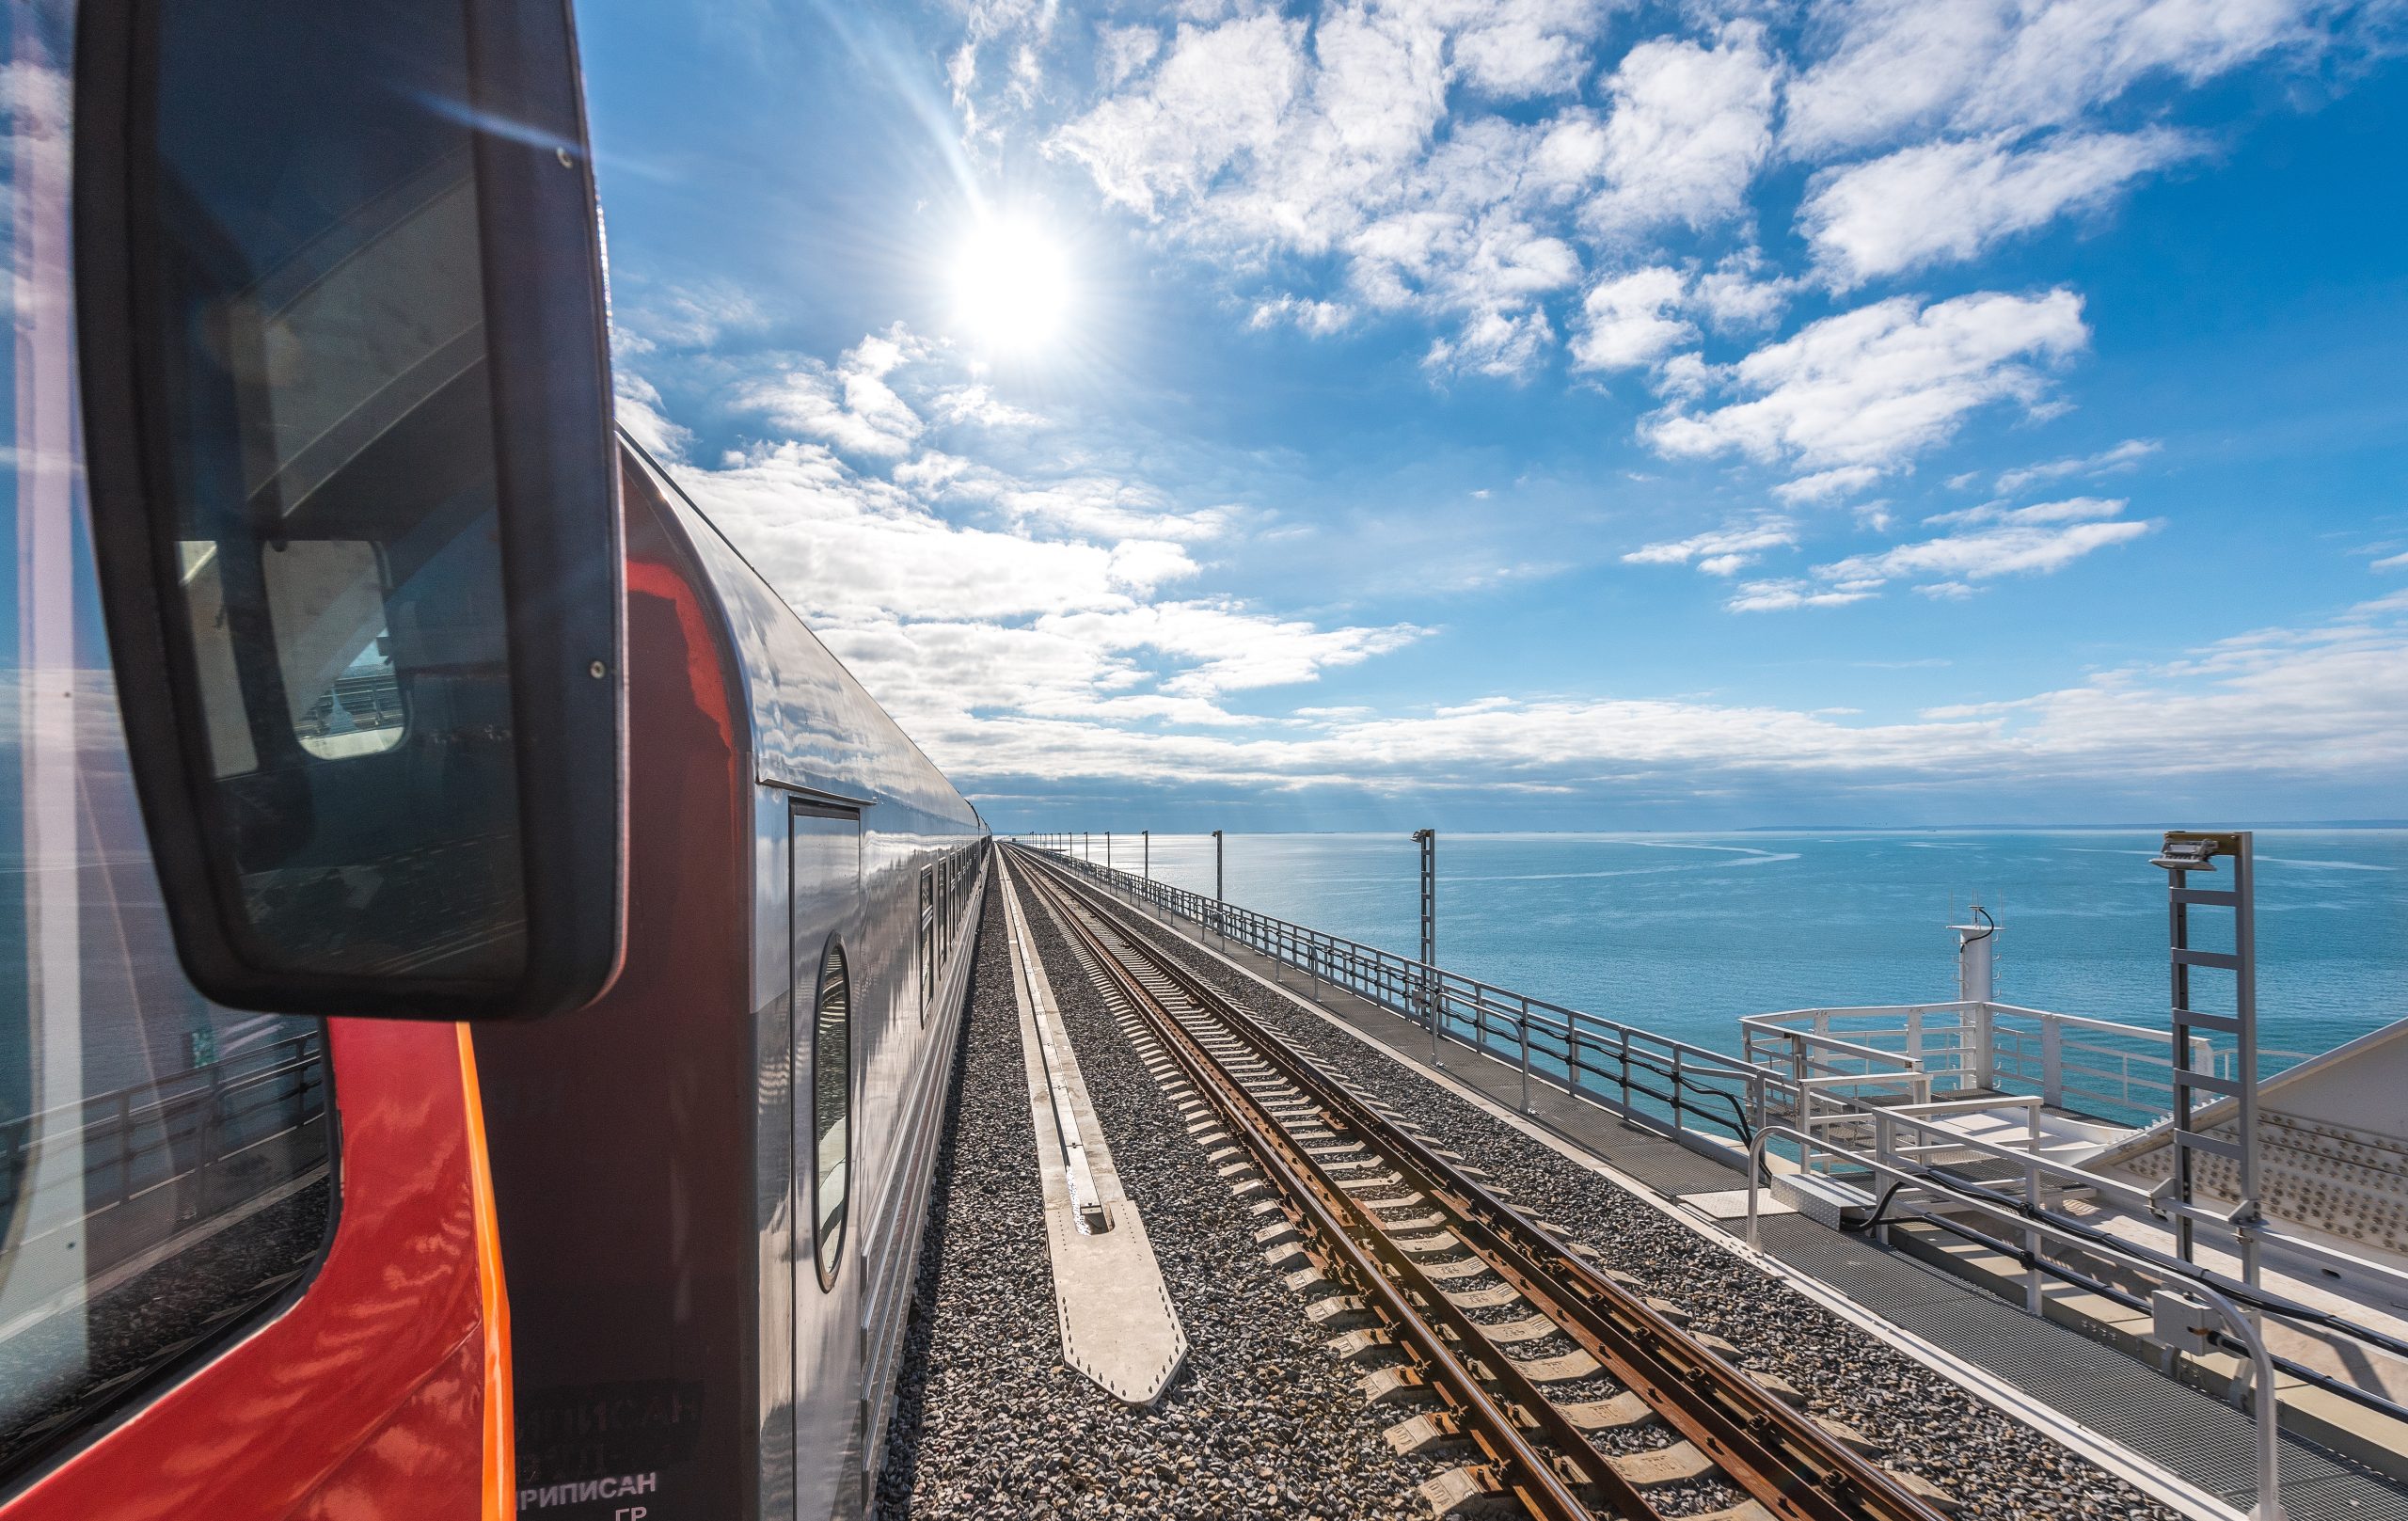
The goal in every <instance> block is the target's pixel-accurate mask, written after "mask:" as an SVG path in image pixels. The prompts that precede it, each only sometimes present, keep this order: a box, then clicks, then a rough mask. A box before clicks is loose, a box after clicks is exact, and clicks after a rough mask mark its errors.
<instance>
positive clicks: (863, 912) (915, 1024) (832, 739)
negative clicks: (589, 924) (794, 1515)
mask: <svg viewBox="0 0 2408 1521" xmlns="http://www.w3.org/2000/svg"><path fill="white" fill-rule="evenodd" d="M676 510H677V511H679V512H680V513H682V514H684V515H686V518H687V521H688V522H689V533H690V537H691V541H692V543H693V544H694V546H695V549H696V553H697V555H698V557H699V558H700V559H701V560H702V561H703V562H704V563H705V565H706V566H707V567H708V574H709V575H710V578H711V580H712V583H713V585H714V587H715V588H716V589H717V590H718V592H719V593H720V594H721V597H722V598H724V599H725V605H726V609H727V615H728V620H729V626H730V630H731V635H732V639H733V642H734V645H735V648H736V658H737V662H738V665H739V667H740V668H741V670H742V672H743V678H742V683H741V684H742V686H743V688H744V689H745V691H746V692H747V694H748V695H749V697H750V699H751V703H752V719H753V742H754V747H755V748H754V752H753V768H754V775H755V778H756V783H757V786H758V791H759V793H760V795H761V796H760V800H759V801H758V802H756V805H755V810H754V817H755V829H756V841H755V860H756V872H757V877H758V880H759V882H760V884H761V885H760V888H759V889H758V891H757V893H756V897H755V901H754V947H755V956H754V976H755V984H754V990H753V1004H754V1009H755V1022H756V1026H757V1027H758V1028H760V1029H761V1030H762V1031H763V1032H764V1034H765V1043H764V1054H765V1056H767V1055H768V1054H769V1053H770V1051H771V1050H772V1049H773V1048H774V1047H775V1046H776V1045H777V1044H779V1043H780V1042H781V1040H782V1039H783V1041H784V1043H786V1044H787V1045H788V1046H789V1049H792V1050H793V1051H794V1052H795V1053H796V1067H795V1069H794V1075H793V1081H792V1083H791V1084H790V1085H789V1087H788V1094H789V1099H788V1109H787V1113H786V1114H784V1116H777V1117H772V1116H769V1115H767V1114H765V1115H764V1116H763V1117H762V1118H761V1127H762V1128H761V1132H760V1133H761V1134H762V1135H763V1136H764V1137H766V1136H767V1135H768V1133H769V1132H770V1129H771V1127H773V1126H774V1125H776V1124H777V1123H779V1122H780V1120H781V1119H783V1120H784V1121H785V1122H787V1123H789V1124H791V1125H792V1126H794V1127H795V1129H794V1131H793V1134H794V1137H795V1144H794V1145H793V1146H792V1147H790V1148H789V1149H788V1150H787V1152H786V1157H787V1159H788V1160H789V1163H790V1165H791V1166H792V1168H793V1172H792V1176H791V1177H790V1179H789V1180H787V1185H786V1186H787V1190H788V1192H789V1193H790V1194H791V1196H792V1197H791V1202H790V1205H789V1208H788V1211H787V1212H786V1214H785V1216H784V1219H783V1220H782V1221H780V1222H779V1224H778V1225H777V1227H775V1228H773V1229H772V1230H771V1231H770V1232H769V1233H768V1234H769V1236H770V1237H771V1238H774V1239H773V1240H765V1242H764V1244H763V1248H762V1252H761V1256H762V1258H763V1260H769V1259H770V1258H771V1257H772V1256H773V1255H774V1254H775V1253H779V1252H784V1253H785V1254H787V1255H789V1256H790V1257H791V1259H792V1260H794V1261H795V1262H796V1264H797V1268H796V1271H795V1272H793V1273H792V1274H790V1275H778V1276H776V1277H773V1278H765V1280H764V1282H763V1285H762V1289H763V1304H762V1314H761V1321H762V1323H763V1325H764V1326H765V1327H766V1326H768V1325H771V1324H773V1323H777V1322H779V1321H781V1320H784V1319H787V1318H789V1317H790V1318H791V1323H792V1324H793V1326H794V1347H795V1356H794V1367H793V1373H792V1376H791V1382H790V1387H791V1388H792V1390H793V1391H794V1399H795V1406H794V1411H793V1417H792V1424H791V1428H790V1430H791V1437H790V1443H791V1446H790V1449H789V1450H790V1451H791V1453H792V1457H791V1459H790V1460H789V1459H788V1458H787V1456H786V1455H785V1453H784V1452H781V1451H780V1450H779V1449H778V1444H779V1443H780V1441H781V1439H782V1438H785V1435H786V1431H787V1428H786V1427H784V1425H783V1424H782V1423H780V1422H779V1421H777V1420H776V1418H775V1417H774V1415H772V1416H771V1417H770V1418H768V1421H767V1422H766V1423H765V1430H764V1434H763V1443H764V1453H765V1464H764V1470H765V1472H772V1473H774V1472H779V1471H782V1470H783V1469H784V1465H785V1464H786V1463H787V1462H788V1461H791V1462H792V1464H793V1471H794V1473H795V1476H796V1477H795V1482H796V1486H797V1490H798V1493H799V1494H800V1496H802V1497H805V1499H804V1503H803V1504H802V1505H801V1507H800V1511H799V1513H800V1515H802V1516H803V1517H805V1518H806V1521H817V1518H818V1517H820V1516H825V1515H828V1514H832V1513H846V1512H848V1511H849V1510H850V1509H853V1508H857V1507H858V1506H859V1505H860V1504H862V1503H863V1502H864V1501H865V1499H866V1491H865V1486H864V1484H863V1480H864V1476H865V1469H866V1468H867V1467H868V1466H871V1465H873V1464H874V1463H875V1462H876V1460H877V1456H878V1439H879V1435H880V1434H882V1427H883V1416H884V1411H885V1407H886V1403H887V1401H888V1399H889V1397H890V1395H891V1392H892V1387H893V1380H894V1376H895V1360H896V1357H897V1355H898V1354H899V1350H900V1346H901V1337H902V1323H903V1316H904V1311H905V1307H906V1305H907V1303H908V1296H909V1293H910V1289H911V1278H912V1275H913V1272H914V1270H915V1268H916V1265H917V1263H916V1257H917V1247H918V1242H919V1232H920V1227H921V1224H922V1222H923V1220H924V1219H925V1216H926V1210H927V1198H926V1192H927V1185H928V1178H929V1172H930V1169H931V1168H932V1166H933V1163H934V1155H935V1139H936V1131H937V1127H938V1126H939V1125H940V1124H941V1123H942V1114H941V1112H940V1111H941V1100H942V1097H943V1081H944V1077H945V1074H946V1072H947V1071H948V1069H949V1068H948V1062H949V1059H950V1055H951V1053H952V1049H953V1036H954V1033H955V1031H956V1030H958V1020H959V1013H960V1007H961V1004H962V1000H963V996H964V994H965V991H966V988H967V980H968V966H969V949H970V947H969V942H970V940H971V939H972V934H971V932H970V930H969V929H968V928H967V927H969V926H974V924H975V922H976V921H975V909H976V901H977V895H978V893H979V892H980V890H981V887H982V884H983V880H984V878H983V864H984V852H983V849H982V848H981V846H982V845H983V841H984V839H985V826H984V825H983V823H982V822H981V821H980V820H979V819H978V817H977V815H976V813H975V811H974V810H973V809H971V808H970V806H969V805H968V804H967V803H966V802H965V801H964V800H962V799H961V797H960V795H959V794H958V792H957V791H956V790H955V789H954V787H953V785H952V784H951V783H950V782H948V781H946V780H945V778H944V776H943V773H942V772H940V771H938V770H937V768H935V766H934V765H932V764H931V763H930V762H929V761H928V760H927V757H926V756H925V755H923V754H922V753H920V751H919V749H918V747H917V746H916V745H914V744H913V743H912V742H911V739H910V738H909V737H908V736H906V735H905V734H904V733H903V732H902V730H901V729H900V728H899V727H898V726H897V725H896V724H895V721H894V720H893V719H892V718H891V717H889V716H888V715H887V713H886V712H885V710H884V709H883V708H881V707H879V705H878V704H877V703H876V702H875V701H874V700H873V699H872V698H871V697H870V696H869V695H868V693H867V692H866V691H864V690H863V689H862V687H861V685H860V684H859V682H857V681H856V680H854V678H853V677H852V675H851V673H849V672H848V671H846V670H845V668H844V667H843V665H842V664H841V663H839V662H838V661H837V660H836V659H835V658H834V657H833V656H832V655H830V654H829V653H828V651H827V649H826V648H825V646H823V645H821V644H820V642H818V640H817V639H816V638H815V637H813V636H812V634H811V633H810V631H809V630H808V629H807V628H806V627H805V626H803V624H802V622H801V621H800V619H799V618H797V617H795V615H794V614H793V613H792V611H791V610H788V609H787V608H786V606H785V604H784V602H783V601H782V600H780V599H779V598H778V596H777V594H775V593H774V592H773V591H772V590H771V589H770V588H769V587H768V585H767V584H766V583H765V582H764V581H763V580H762V579H761V578H760V577H759V576H758V575H757V574H756V573H755V572H754V571H753V568H752V567H751V566H750V565H749V564H747V563H746V562H744V560H743V559H742V557H741V556H740V555H739V554H738V553H737V551H736V550H735V549H734V548H733V547H731V546H730V545H728V544H727V542H726V541H725V540H724V539H723V538H722V537H721V535H720V534H719V533H718V532H717V531H716V530H715V529H713V528H712V527H711V526H710V525H709V524H708V523H707V522H705V521H704V520H703V519H702V518H701V515H699V514H698V513H695V512H694V511H693V510H692V509H691V507H690V506H687V505H685V504H683V503H682V502H680V503H679V504H678V505H677V508H676ZM848 807H850V808H853V809H854V810H856V813H857V817H858V819H859V830H858V842H859V843H858V857H857V879H858V882H859V891H858V894H857V895H856V897H855V898H854V900H853V901H852V902H851V903H849V904H843V905H840V904H837V903H835V902H834V901H832V900H827V901H822V900H821V899H820V898H819V897H818V894H821V893H825V892H826V891H827V889H826V886H825V883H824V880H816V878H817V877H818V876H819V875H820V874H817V873H815V872H812V871H801V872H798V870H797V869H796V865H795V863H796V862H797V861H798V860H799V859H800V858H799V857H798V854H797V852H798V849H801V850H804V851H806V852H809V851H816V852H818V853H820V854H822V855H824V853H825V845H824V843H822V839H823V836H822V835H820V834H816V833H814V834H803V833H799V832H798V831H797V827H796V823H795V819H796V813H795V811H796V810H797V809H802V810H806V811H808V812H807V814H806V816H813V817H817V816H820V815H821V814H823V813H825V812H828V811H835V812H840V813H841V812H842V811H843V810H845V809H847V808H848ZM814 828H815V830H824V826H814ZM802 840H810V841H812V842H813V843H811V844H809V845H805V846H799V845H798V843H797V842H798V841H802ZM782 854H783V855H784V858H785V859H786V861H787V863H788V869H787V870H784V871H780V870H779V869H777V867H776V866H775V864H774V862H775V861H776V860H777V859H778V858H779V857H780V856H781V855H782ZM924 904H925V908H924ZM831 936H833V937H835V938H836V939H837V940H839V941H840V942H841V943H842V945H843V947H844V950H845V953H846V956H847V959H848V970H849V972H850V976H851V1020H852V1033H851V1067H852V1070H851V1072H850V1074H849V1086H850V1089H851V1094H852V1114H853V1115H854V1117H855V1124H854V1127H853V1133H852V1135H851V1137H850V1139H851V1146H852V1153H853V1154H852V1157H851V1160H850V1163H849V1165H848V1172H849V1174H850V1178H849V1198H848V1210H847V1212H848V1223H847V1228H846V1239H845V1241H844V1243H843V1246H842V1255H843V1259H844V1263H843V1267H842V1269H841V1270H840V1271H837V1272H836V1273H834V1274H833V1275H832V1276H831V1275H823V1274H822V1273H821V1272H820V1271H819V1264H818V1263H817V1262H816V1261H815V1260H814V1259H815V1245H816V1243H815V1242H814V1240H813V1236H814V1234H815V1232H814V1230H813V1227H814V1225H815V1224H816V1222H815V1221H814V1219H813V1218H812V1209H811V1201H810V1184H811V1179H810V1177H809V1175H808V1173H809V1170H808V1166H807V1164H808V1163H809V1162H810V1161H811V1158H812V1150H813V1138H812V1137H811V1136H810V1135H808V1134H807V1133H806V1131H807V1129H808V1125H809V1118H810V1116H809V1114H808V1112H807V1111H808V1109H809V1105H808V1103H807V1102H806V1103H803V1104H800V1105H796V1104H794V1103H793V1102H792V1097H794V1096H808V1095H810V1094H812V1093H813V1092H814V1091H815V1089H816V1087H818V1086H820V1085H821V1076H820V1073H819V1072H818V1071H817V1069H816V1065H815V1064H814V1062H813V1061H812V1059H811V1057H812V1052H811V1046H812V1041H811V1039H810V1028H811V1024H812V1012H813V1011H812V1009H811V1007H810V997H811V991H812V990H813V988H814V985H815V983H816V976H817V973H818V969H819V965H820V963H821V959H822V958H823V956H824V952H825V947H826V944H827V942H828V939H829V937H831ZM779 946H784V947H785V952H786V954H785V956H784V958H783V959H781V958H780V957H778V956H777V955H776V954H775V947H779ZM764 953H768V954H764ZM760 1157H761V1160H762V1162H763V1163H764V1164H766V1163H767V1162H768V1161H769V1156H768V1149H763V1150H762V1151H761V1152H760ZM761 1182H762V1188H763V1194H764V1197H765V1198H766V1197H767V1196H768V1194H769V1192H770V1188H769V1182H768V1179H767V1177H766V1176H765V1177H764V1178H763V1179H762V1180H761ZM823 1278H827V1279H828V1281H826V1282H824V1283H823V1281H822V1280H823ZM770 1377H771V1379H772V1380H773V1381H774V1378H775V1375H774V1373H771V1374H770ZM765 1408H767V1407H765ZM818 1496H826V1497H829V1498H827V1499H825V1500H816V1501H815V1500H813V1499H812V1498H811V1497H818Z"/></svg>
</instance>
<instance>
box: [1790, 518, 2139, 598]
mask: <svg viewBox="0 0 2408 1521" xmlns="http://www.w3.org/2000/svg"><path fill="white" fill-rule="evenodd" d="M2123 510H2124V504H2123V503H2122V502H2120V501H2098V500H2093V499H2088V498H2082V499H2075V500H2073V501H2069V502H2049V503H2044V504H2042V505H2040V506H2037V507H2026V508H2022V509H2020V510H2017V511H2012V512H2001V513H1998V514H1997V515H1994V516H1993V517H1991V518H1989V519H1988V520H1987V525H1986V526H1978V527H1975V528H1973V530H1972V531H1970V532H1963V533H1951V534H1945V535H1942V536H1941V537H1940V538H1936V539H1926V540H1924V541H1923V542H1921V543H1919V544H1901V545H1896V546H1894V547H1891V548H1888V549H1883V550H1880V551H1878V552H1877V553H1874V554H1862V555H1850V556H1848V557H1847V558H1846V559H1845V560H1840V561H1835V562H1832V563H1830V564H1828V565H1817V566H1815V567H1814V574H1815V575H1816V576H1817V577H1820V578H1824V579H1826V580H1830V581H1833V582H1838V583H1842V584H1848V583H1864V582H1880V581H1891V580H1899V579H1903V578H1908V577H1911V576H1938V577H1940V578H1942V579H1944V580H1948V581H1960V582H1971V581H1984V580H1991V579H1994V578H1998V577H2001V576H2046V575H2051V574H2053V573H2054V572H2057V571H2060V570H2063V569H2065V568H2066V567H2067V565H2070V564H2072V563H2073V562H2075V561H2077V560H2080V559H2081V558H2083V556H2084V555H2087V554H2091V553H2093V552H2094V551H2097V550H2099V549H2104V548H2106V547H2110V546H2111V545H2117V544H2125V543H2129V542H2130V541H2131V540H2133V539H2137V538H2139V537H2140V536H2141V535H2143V534H2145V533H2147V532H2150V531H2153V530H2154V529H2156V527H2157V526H2158V525H2157V524H2156V523H2154V522H2138V521H2132V520H2128V519H2121V518H2119V517H2118V515H2119V514H2121V513H2122V512H2123Z"/></svg>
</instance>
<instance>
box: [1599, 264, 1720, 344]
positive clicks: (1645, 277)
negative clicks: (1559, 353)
mask: <svg viewBox="0 0 2408 1521" xmlns="http://www.w3.org/2000/svg"><path fill="white" fill-rule="evenodd" d="M1687 293H1688V279H1687V277H1686V276H1684V275H1683V274H1682V273H1681V272H1680V271H1679V270H1677V269H1671V268H1668V267H1666V266H1663V265H1656V266H1655V267H1653V268H1649V269H1641V270H1635V271H1633V272H1632V273H1630V274H1628V275H1624V276H1622V277H1619V278H1617V279H1609V280H1600V281H1599V282H1598V283H1597V284H1596V285H1594V286H1592V287H1591V288H1590V291H1589V293H1588V295H1587V296H1586V297H1585V298H1584V299H1583V300H1582V301H1581V303H1580V327H1579V331H1578V333H1577V334H1576V336H1575V337H1574V339H1573V341H1572V362H1573V364H1574V365H1575V366H1576V367H1577V368H1579V369H1583V370H1628V369H1633V368H1636V367H1638V366H1640V365H1643V364H1649V363H1652V362H1654V361H1655V360H1656V359H1659V358H1662V357H1663V356H1665V355H1666V354H1668V353H1670V352H1671V350H1672V349H1674V348H1676V347H1678V346H1680V345H1681V344H1684V343H1687V342H1689V341H1692V340H1694V339H1695V338H1696V337H1697V327H1696V326H1695V325H1693V324H1691V323H1688V322H1685V321H1682V320H1680V319H1678V318H1675V317H1672V316H1671V315H1668V314H1669V313H1670V312H1671V311H1672V310H1674V309H1677V308H1678V307H1679V306H1680V304H1681V302H1682V301H1683V299H1684V298H1685V297H1686V296H1687Z"/></svg>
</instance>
